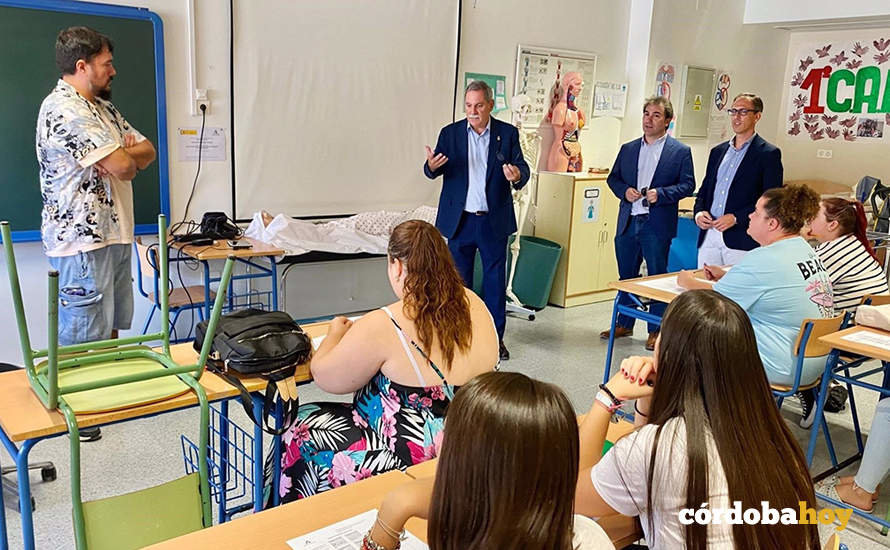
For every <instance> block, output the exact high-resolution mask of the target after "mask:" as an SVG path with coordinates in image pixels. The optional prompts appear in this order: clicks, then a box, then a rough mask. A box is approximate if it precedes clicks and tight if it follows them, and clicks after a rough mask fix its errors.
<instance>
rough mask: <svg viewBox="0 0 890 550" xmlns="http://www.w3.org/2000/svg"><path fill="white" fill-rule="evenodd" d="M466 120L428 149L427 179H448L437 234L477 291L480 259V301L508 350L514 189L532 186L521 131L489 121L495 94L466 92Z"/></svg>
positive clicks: (481, 87)
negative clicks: (509, 241) (476, 271)
mask: <svg viewBox="0 0 890 550" xmlns="http://www.w3.org/2000/svg"><path fill="white" fill-rule="evenodd" d="M464 99H465V101H464V103H465V108H466V113H467V118H465V119H463V120H459V121H457V122H454V123H452V124H449V125H448V126H446V127H444V128H442V131H441V132H440V133H439V141H438V142H437V143H436V149H435V150H433V149H430V148H429V147H427V148H426V162H425V163H424V164H423V173H424V174H425V175H426V177H428V178H430V179H436V178H437V177H439V176H443V182H442V194H441V195H440V196H439V211H438V213H437V214H436V227H437V228H438V229H439V231H441V232H442V235H444V236H445V237H446V238H447V239H448V248H449V250H451V255H452V257H453V258H454V264H455V267H457V271H458V273H460V274H461V277H463V279H464V283H466V285H467V286H468V287H470V288H472V287H473V271H474V267H475V259H476V251H477V250H478V252H479V257H480V259H481V260H482V298H483V300H484V301H485V305H486V306H487V307H488V311H489V312H491V316H492V318H493V319H494V324H495V328H496V329H497V332H498V337H499V338H500V340H501V344H500V356H501V359H509V358H510V353H509V352H508V351H507V348H506V346H505V345H504V340H503V339H504V327H505V326H506V303H507V294H506V292H507V276H506V273H507V238H508V237H509V236H510V235H511V234H512V233H515V232H516V216H515V214H514V213H513V196H512V194H511V190H512V189H520V188H522V186H523V185H525V184H526V182H527V181H528V178H529V167H528V164H527V163H526V162H525V159H524V158H523V156H522V149H521V148H520V147H519V131H518V130H517V129H516V127H515V126H512V125H510V124H507V123H506V122H501V121H499V120H497V119H495V118H492V117H491V111H492V109H493V108H494V99H493V94H492V91H491V87H489V86H488V84H486V83H484V82H481V81H473V82H471V83H470V84H469V85H468V86H467V90H466V95H465V96H464Z"/></svg>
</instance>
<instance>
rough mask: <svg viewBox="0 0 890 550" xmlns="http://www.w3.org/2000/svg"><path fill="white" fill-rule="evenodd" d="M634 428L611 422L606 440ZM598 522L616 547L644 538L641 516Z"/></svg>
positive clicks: (424, 470) (430, 472)
mask: <svg viewBox="0 0 890 550" xmlns="http://www.w3.org/2000/svg"><path fill="white" fill-rule="evenodd" d="M583 418H584V415H580V416H579V417H578V423H579V424H580V423H581V420H583ZM633 430H634V425H633V424H631V423H630V422H627V421H625V420H621V421H619V422H610V423H609V431H608V432H607V433H606V441H608V442H610V443H613V444H614V443H615V442H616V441H618V440H619V439H621V438H622V437H624V436H625V435H627V434H629V433H630V432H632V431H633ZM438 464H439V460H438V459H435V458H434V459H433V460H427V461H426V462H421V463H420V464H417V465H415V466H411V467H409V468H408V469H407V470H405V473H406V474H408V475H409V476H411V477H412V478H414V479H419V478H423V477H432V476H435V475H436V467H437V466H438ZM597 523H599V524H600V527H602V528H603V530H604V531H605V532H606V534H607V535H609V539H611V541H612V543H613V544H614V545H615V547H616V548H623V547H625V546H628V545H629V544H633V543H634V542H636V541H638V540H640V539H641V538H643V529H642V527H641V526H640V521H639V518H635V517H628V516H622V515H619V514H615V515H612V516H606V517H603V518H599V519H598V520H597Z"/></svg>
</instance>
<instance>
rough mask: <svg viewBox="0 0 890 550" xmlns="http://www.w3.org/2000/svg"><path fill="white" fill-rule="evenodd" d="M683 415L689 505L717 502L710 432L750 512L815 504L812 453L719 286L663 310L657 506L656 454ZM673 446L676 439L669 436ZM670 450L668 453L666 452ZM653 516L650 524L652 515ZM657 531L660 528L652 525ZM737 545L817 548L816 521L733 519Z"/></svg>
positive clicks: (689, 534) (689, 540)
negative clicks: (712, 493)
mask: <svg viewBox="0 0 890 550" xmlns="http://www.w3.org/2000/svg"><path fill="white" fill-rule="evenodd" d="M672 418H682V419H683V421H684V423H685V429H686V445H687V456H686V461H687V464H688V477H687V484H686V507H687V508H693V509H697V508H699V507H700V506H701V503H703V502H708V500H709V498H708V495H709V491H708V470H709V464H710V462H711V461H713V457H712V456H709V454H708V434H710V435H711V436H713V441H714V444H715V445H716V449H717V454H718V455H719V458H720V464H722V466H723V471H724V473H725V475H726V482H727V486H728V489H729V500H730V502H734V501H741V503H742V509H747V508H758V509H759V508H760V507H761V504H760V503H761V501H767V502H768V503H769V505H770V506H771V507H773V508H775V509H779V510H781V509H782V508H792V509H794V510H798V509H799V502H801V501H804V502H806V503H807V505H808V506H809V507H810V508H815V505H816V497H815V494H814V492H813V483H812V481H811V479H810V474H809V471H808V469H807V465H806V460H805V459H804V455H803V452H802V451H801V449H800V446H799V445H798V444H797V441H796V440H795V439H794V436H793V435H792V434H791V432H790V430H788V427H787V426H786V425H785V421H784V420H783V419H782V417H781V415H780V414H779V409H778V407H776V403H775V401H773V397H772V394H771V393H770V388H769V385H768V383H767V380H766V374H765V372H764V370H763V363H762V362H761V360H760V354H759V353H758V351H757V344H756V342H755V340H754V329H753V328H752V327H751V321H750V320H749V319H748V316H747V315H746V314H745V312H744V310H742V308H741V307H739V306H738V305H737V304H736V303H735V302H733V301H732V300H730V299H729V298H726V297H724V296H722V295H720V294H718V293H717V292H714V291H713V290H690V291H688V292H684V293H683V294H681V295H680V296H678V297H677V298H676V299H675V300H674V301H673V302H671V304H670V306H668V308H667V311H666V312H665V315H664V320H663V322H662V330H661V342H660V344H659V350H658V372H657V373H656V378H655V392H654V394H653V397H652V404H651V408H650V412H649V423H650V424H655V425H658V429H657V431H656V434H655V444H654V445H653V448H652V456H651V459H650V465H649V479H648V487H649V491H648V496H647V499H648V505H649V508H648V509H649V510H651V509H652V494H653V492H655V491H657V490H658V489H657V488H654V487H653V484H652V483H653V479H654V474H655V472H654V470H655V456H656V451H657V450H658V447H659V438H660V436H661V431H662V428H663V427H664V424H665V423H666V422H667V421H668V420H671V419H672ZM665 445H667V447H666V449H670V442H669V441H668V442H666V443H665ZM665 452H666V451H665V450H663V451H662V454H665ZM649 517H650V527H651V521H652V519H651V518H652V515H650V516H649ZM707 529H708V526H707V525H698V524H695V523H693V524H691V525H688V526H686V548H687V549H688V550H693V549H694V550H704V549H705V548H706V547H707ZM650 532H651V530H650ZM732 534H733V537H734V539H735V547H736V548H738V549H745V550H748V549H757V548H760V549H768V548H770V549H771V548H806V549H814V550H815V549H818V548H819V547H820V546H819V533H818V530H817V527H816V526H815V525H805V524H799V525H747V524H744V523H743V524H740V525H733V528H732Z"/></svg>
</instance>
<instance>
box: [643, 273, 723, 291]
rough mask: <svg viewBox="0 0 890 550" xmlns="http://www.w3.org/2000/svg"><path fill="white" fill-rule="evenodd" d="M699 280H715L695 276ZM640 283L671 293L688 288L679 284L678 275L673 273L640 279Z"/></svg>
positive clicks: (711, 282)
mask: <svg viewBox="0 0 890 550" xmlns="http://www.w3.org/2000/svg"><path fill="white" fill-rule="evenodd" d="M695 279H696V280H697V281H701V282H703V283H708V284H713V281H707V280H705V279H702V278H701V277H696V278H695ZM637 284H638V285H641V286H648V287H649V288H654V289H655V290H663V291H665V292H670V293H671V294H680V293H681V292H684V291H685V290H686V289H685V288H683V287H682V286H680V285H678V284H677V276H676V275H672V276H670V277H659V278H657V279H651V280H649V281H639V282H637Z"/></svg>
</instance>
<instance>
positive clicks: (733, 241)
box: [695, 94, 782, 268]
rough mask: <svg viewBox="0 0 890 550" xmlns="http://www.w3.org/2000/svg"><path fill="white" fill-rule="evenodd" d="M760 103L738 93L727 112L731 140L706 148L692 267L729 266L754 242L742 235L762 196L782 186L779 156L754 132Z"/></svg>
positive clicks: (696, 213)
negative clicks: (695, 256) (733, 135)
mask: <svg viewBox="0 0 890 550" xmlns="http://www.w3.org/2000/svg"><path fill="white" fill-rule="evenodd" d="M762 112H763V100H761V99H760V98H759V97H757V96H756V95H754V94H739V95H737V96H736V97H735V99H734V100H733V101H732V107H731V108H730V109H727V113H729V116H730V117H732V118H731V119H730V120H731V121H732V131H733V132H735V137H733V138H732V139H731V140H729V141H727V142H726V143H721V144H720V145H718V146H716V147H714V148H713V149H711V155H710V156H709V157H708V169H707V171H706V172H705V179H704V181H703V182H702V184H701V188H700V189H699V190H698V196H697V197H696V199H695V224H696V225H698V227H699V228H700V229H701V232H700V233H699V236H698V267H699V268H701V267H703V266H704V265H705V264H708V265H733V264H737V263H738V262H739V260H741V259H742V257H743V256H744V255H745V253H746V252H748V251H749V250H751V249H753V248H756V247H757V243H756V242H755V241H754V239H752V238H751V237H750V236H749V235H748V215H749V214H750V213H751V212H753V211H754V205H755V204H756V203H757V199H758V198H760V195H762V194H763V192H764V191H766V190H767V189H770V188H772V187H781V186H782V152H781V151H780V150H779V148H778V147H776V146H775V145H773V144H771V143H769V142H767V141H766V140H765V139H763V138H762V137H760V136H758V135H757V134H756V133H755V130H754V126H755V125H756V124H757V121H758V120H760V113H762Z"/></svg>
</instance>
